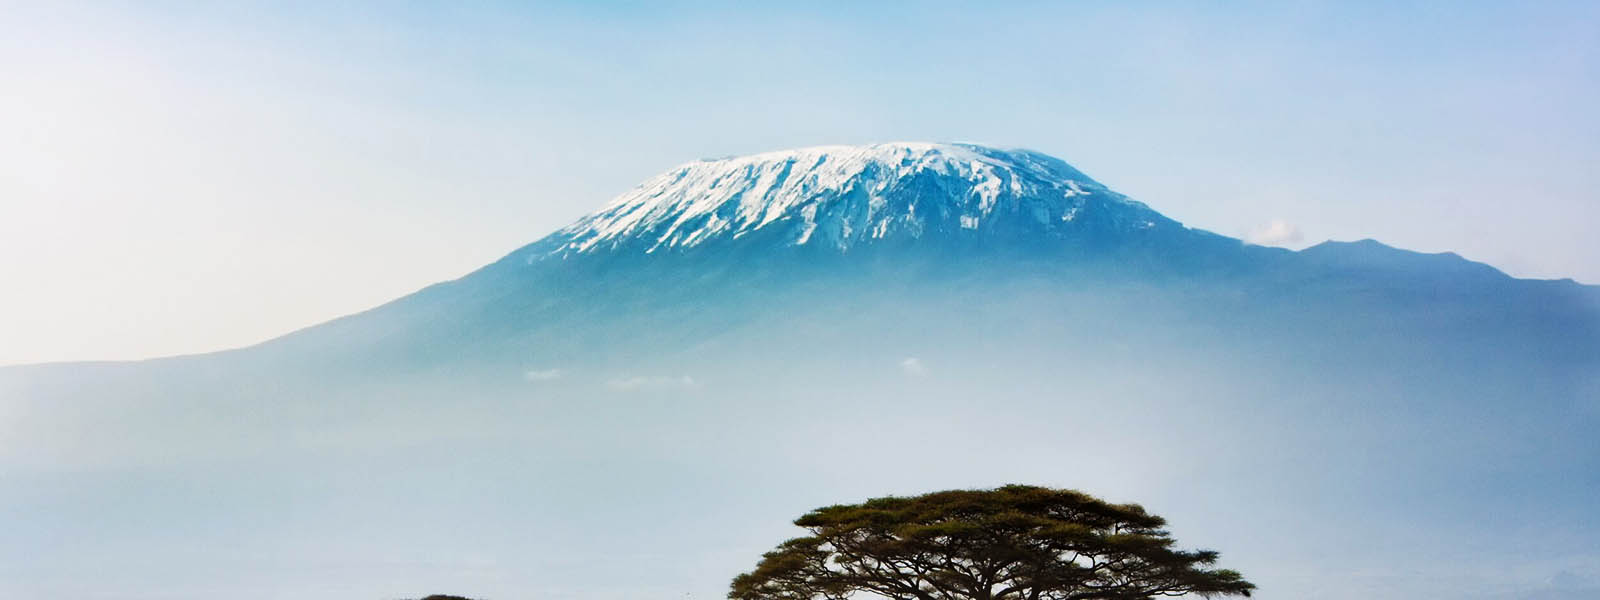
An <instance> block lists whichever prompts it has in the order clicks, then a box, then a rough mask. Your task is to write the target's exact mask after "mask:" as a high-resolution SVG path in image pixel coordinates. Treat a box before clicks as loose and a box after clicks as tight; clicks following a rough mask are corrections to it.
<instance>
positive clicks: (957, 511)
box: [728, 485, 1255, 600]
mask: <svg viewBox="0 0 1600 600" xmlns="http://www.w3.org/2000/svg"><path fill="white" fill-rule="evenodd" d="M794 523H795V525H799V526H800V527H803V528H805V529H807V530H809V531H810V535H808V536H805V537H799V538H795V539H792V540H789V541H787V542H784V543H782V544H780V545H779V546H778V547H777V549H775V550H773V551H771V552H768V553H766V554H765V555H764V556H763V557H762V559H761V562H760V563H759V564H757V565H756V568H755V570H753V571H751V572H749V573H745V574H742V575H740V576H738V577H736V578H734V580H733V586H732V587H733V589H732V591H730V592H729V593H728V597H729V598H730V599H732V600H847V599H852V598H855V599H857V600H859V599H860V598H864V597H881V598H887V599H889V600H1134V599H1145V598H1154V597H1157V596H1182V595H1185V594H1196V595H1199V596H1207V597H1209V596H1249V595H1250V592H1251V590H1254V589H1255V585H1253V584H1251V583H1250V582H1248V581H1245V580H1244V579H1243V577H1241V576H1240V575H1239V573H1238V572H1235V571H1230V570H1226V569H1211V568H1209V567H1210V566H1211V565H1213V564H1215V563H1216V560H1217V553H1216V552H1214V551H1210V550H1178V549H1175V548H1173V540H1172V538H1171V537H1169V535H1168V533H1167V532H1166V531H1165V530H1163V529H1162V527H1163V526H1164V525H1165V524H1166V520H1165V519H1162V518H1161V517H1158V516H1156V515H1152V514H1149V513H1147V512H1145V510H1144V508H1143V507H1140V506H1139V505H1137V504H1111V503H1108V502H1105V501H1103V500H1100V499H1098V498H1094V497H1092V496H1089V495H1087V494H1084V493H1081V492H1077V491H1073V490H1060V489H1051V488H1042V487H1034V486H1024V485H1008V486H1005V487H1002V488H998V489H993V490H954V491H946V492H934V493H931V494H924V495H921V496H916V497H910V498H899V497H888V498H876V499H872V500H868V501H866V502H864V503H861V504H852V505H838V506H828V507H824V508H819V509H816V510H813V511H811V512H810V513H808V514H806V515H805V516H803V517H800V518H799V519H798V520H796V521H795V522H794Z"/></svg>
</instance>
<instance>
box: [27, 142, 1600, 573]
mask: <svg viewBox="0 0 1600 600" xmlns="http://www.w3.org/2000/svg"><path fill="white" fill-rule="evenodd" d="M615 183H616V184H617V185H618V187H619V188H621V187H622V186H624V185H626V184H627V183H630V182H620V181H619V182H615ZM1596 373H1600V288H1596V287H1593V286H1583V285H1578V284H1576V283H1573V282H1571V281H1530V280H1521V279H1515V278H1511V277H1508V276H1506V275H1505V274H1503V273H1501V272H1499V271H1497V270H1495V269H1494V268H1492V267H1489V266H1487V265H1482V264H1478V263H1473V262H1471V261H1468V260H1466V259H1463V258H1461V257H1459V256H1456V255H1454V254H1449V253H1442V254H1421V253H1415V252H1408V251H1405V250H1400V249H1396V248H1392V247H1389V246H1386V245H1383V244H1379V243H1377V242H1372V241H1362V242H1351V243H1339V242H1330V243H1325V244H1321V245H1318V246H1316V247H1313V248H1308V249H1306V250H1303V251H1298V252H1295V251H1289V250H1285V249H1281V248H1264V247H1259V246H1252V245H1249V244H1245V243H1243V242H1241V241H1239V240H1236V239H1233V238H1228V237H1224V236H1220V235H1216V234H1212V233H1209V232H1205V231H1201V230H1197V229H1191V228H1187V227H1184V226H1183V225H1181V224H1179V223H1177V222H1176V221H1173V220H1171V219H1168V218H1166V217H1163V216H1162V215H1160V214H1159V213H1157V212H1156V211H1154V210H1152V209H1151V208H1149V207H1147V206H1145V205H1144V204H1140V203H1139V202H1135V201H1133V200H1130V199H1128V198H1126V197H1124V196H1122V195H1120V194H1117V193H1116V192H1114V191H1112V190H1109V189H1107V188H1106V187H1105V186H1103V185H1100V184H1099V183H1096V182H1095V181H1094V180H1093V179H1090V178H1089V177H1088V176H1086V175H1084V174H1083V173H1080V172H1078V171H1077V170H1075V169H1073V168H1072V167H1070V166H1068V165H1067V164H1066V163H1063V162H1061V161H1059V160H1056V159H1054V158H1050V157H1048V156H1044V155H1041V154H1038V153H1036V152H1030V151H1025V150H996V149H993V148H987V147H982V146H973V145H964V144H917V143H902V144H880V145H872V146H859V147H821V148H808V149H802V150H791V151H783V152H772V153H766V154H758V155H753V156H747V157H741V158H730V159H723V160H709V161H699V162H694V163H689V164H686V165H683V166H681V167H678V168H675V169H672V170H670V171H667V172H666V173H663V174H661V175H659V176H657V177H654V178H651V179H650V180H649V181H646V182H645V183H643V184H642V185H640V186H638V187H637V188H634V189H632V190H631V191H628V192H626V193H624V194H623V195H622V196H621V197H619V198H617V199H616V200H615V201H614V202H612V203H611V204H609V205H608V206H605V207H604V208H602V209H600V210H599V211H598V212H596V213H594V214H592V215H589V216H587V217H584V218H583V219H581V220H579V221H578V222H576V223H574V224H572V225H571V226H569V227H566V228H563V229H561V230H558V231H556V232H553V233H550V234H549V235H547V236H545V237H543V238H542V239H539V240H538V241H535V242H533V243H532V244H530V245H528V246H525V247H523V248H521V249H518V250H515V251H513V252H511V253H510V254H508V255H507V256H506V257H505V258H503V259H502V260H499V261H497V262H495V263H493V264H491V265H488V266H486V267H484V268H482V269H479V270H478V271H475V272H473V273H471V274H468V275H466V276H464V277H462V278H460V279H457V280H454V281H448V282H443V283H439V284H435V285H433V286H429V287H428V288H425V289H423V290H421V291H418V292H417V293H414V294H411V295H408V296H405V297H403V298H399V299H396V300H394V301H392V302H389V303H387V304H385V305H382V306H379V307H376V308H373V309H371V310H368V311H365V312H362V313H359V314H354V315H350V316H347V317H344V318H340V319H336V320H334V321H331V322H327V323H323V324H320V325H315V326H312V327H308V328H306V329H304V330H301V331H299V332H295V333H293V334H290V335H286V336H284V337H281V338H278V339H276V340H272V341H269V342H266V343H263V344H260V345H258V346H254V347H251V348H245V349H240V350H235V351H228V352H220V353H215V354H210V355H201V356H192V357H175V358H170V359H161V360H152V361H145V362H140V363H106V364H65V365H40V366H33V367H20V368H5V369H0V481H4V482H6V483H7V484H8V485H5V486H0V488H3V490H0V514H4V515H6V516H7V517H8V520H6V521H5V522H4V523H5V525H6V526H7V527H9V529H7V530H6V534H7V535H6V537H9V538H12V539H15V540H18V542H17V543H15V544H13V545H12V548H11V552H9V553H6V552H3V551H0V563H3V564H4V565H5V567H4V569H5V570H4V573H5V575H6V576H10V575H12V574H15V573H22V574H26V575H28V576H31V577H33V578H35V579H36V580H40V581H48V582H59V583H51V584H49V586H48V587H47V588H43V589H45V590H46V591H49V592H51V593H47V594H37V593H19V594H10V596H16V597H30V598H31V597H49V598H78V597H84V596H85V595H92V594H85V593H83V588H80V587H77V586H78V582H79V581H80V580H82V577H81V573H82V572H83V570H84V566H85V564H87V563H85V562H84V560H85V559H84V558H83V557H86V556H87V557H94V560H97V561H99V562H98V563H95V564H94V565H91V566H97V567H98V566H103V565H112V564H114V565H123V566H125V568H126V569H127V570H128V571H127V573H132V575H124V579H119V580H117V581H118V582H124V583H125V585H121V586H119V588H118V589H119V590H127V589H136V590H160V591H161V593H166V592H167V591H168V590H167V586H168V582H169V581H171V580H180V579H182V578H184V577H189V576H191V575H192V572H194V571H195V569H193V564H194V561H195V559H196V557H197V556H198V555H197V554H196V552H197V550H196V548H200V549H202V550H200V551H201V552H204V553H215V551H216V550H217V549H221V550H222V551H223V553H224V554H226V553H227V552H230V551H231V552H236V554H228V555H226V556H225V557H224V558H225V559H226V560H224V561H223V562H221V563H218V565H217V566H214V567H213V570H214V571H215V573H216V577H217V579H216V583H214V584H211V583H208V584H207V585H198V584H197V585H196V586H195V587H193V588H192V589H191V593H188V594H169V595H171V596H172V597H174V598H179V597H182V598H212V597H216V596H218V592H217V590H223V591H231V589H232V588H229V587H228V586H229V585H232V583H233V582H235V581H240V580H247V579H249V578H251V577H265V578H266V579H265V580H264V581H266V583H263V584H262V586H261V588H260V589H262V590H265V591H263V592H262V593H260V594H256V595H253V596H252V595H240V594H234V595H233V596H230V597H242V598H278V597H289V596H293V597H297V598H298V597H307V598H329V599H332V598H348V597H355V596H357V595H360V596H363V597H382V596H383V594H382V593H380V592H378V591H376V590H377V588H373V587H365V588H358V587H352V588H350V589H360V590H367V591H364V592H361V593H355V592H351V591H349V590H346V589H342V588H330V587H328V586H327V585H326V582H325V580H317V578H306V577H302V576H301V575H300V574H302V573H321V572H327V571H328V570H329V569H340V570H341V571H340V572H342V573H343V572H350V573H357V575H352V576H351V579H352V581H355V580H357V579H359V580H361V581H366V582H384V581H401V580H405V578H406V577H416V578H420V579H419V580H426V581H427V582H431V581H435V579H433V578H434V577H435V576H438V575H441V574H447V573H456V574H460V575H461V576H463V577H470V578H471V579H472V580H475V581H496V582H499V583H498V584H496V585H499V586H501V587H497V588H492V589H493V590H494V591H493V593H492V594H491V593H489V592H488V591H487V589H488V588H486V592H485V593H484V594H483V595H485V596H493V597H506V598H510V597H522V596H527V595H529V594H531V593H534V592H537V593H538V594H539V595H542V596H549V597H563V598H594V599H596V600H613V599H622V598H640V597H669V596H673V597H675V596H680V595H683V594H684V593H685V592H691V594H690V595H692V596H694V597H696V598H713V597H717V596H720V595H722V594H723V592H724V591H725V590H726V585H727V581H728V578H729V577H731V576H732V575H733V574H735V573H738V572H740V571H741V570H745V569H748V568H749V565H750V564H751V563H750V561H751V560H752V559H753V558H754V557H757V556H759V555H760V552H762V551H764V550H766V549H769V548H770V547H771V546H770V543H771V540H772V539H773V537H772V536H776V535H780V534H781V530H780V529H772V527H773V526H775V525H782V524H783V523H784V522H786V521H787V520H788V519H791V518H793V516H794V515H795V514H800V513H801V511H803V510H805V509H808V508H811V507H814V506H817V505H820V504H822V503H826V502H832V501H837V500H839V499H849V498H859V497H865V495H866V494H871V495H880V494H884V493H906V492H917V491H924V490H927V489H942V488H948V487H955V486H969V485H993V484H999V483H1004V482H1008V481H1026V482H1038V483H1046V484H1050V485H1058V486H1065V487H1080V488H1083V489H1087V490H1096V491H1097V490H1109V491H1115V490H1125V492H1116V493H1115V494H1113V493H1109V492H1108V493H1105V494H1104V495H1106V496H1115V497H1117V498H1119V499H1120V498H1123V497H1127V498H1128V499H1137V500H1140V501H1141V502H1146V501H1147V502H1149V504H1150V505H1151V506H1153V507H1159V508H1160V509H1161V511H1162V512H1163V513H1166V514H1169V515H1170V516H1172V517H1174V523H1175V525H1174V527H1175V528H1177V527H1182V528H1183V531H1184V532H1185V534H1184V536H1185V537H1186V536H1187V535H1188V532H1191V531H1200V532H1209V533H1207V535H1203V536H1198V537H1201V538H1203V539H1206V540H1212V541H1215V542H1216V543H1217V544H1218V545H1219V546H1221V547H1224V548H1226V549H1227V550H1228V552H1229V558H1228V559H1227V560H1228V561H1229V563H1228V564H1229V566H1230V567H1236V568H1238V569H1240V570H1241V571H1243V572H1245V573H1247V574H1250V577H1251V578H1252V580H1253V581H1256V582H1257V583H1258V584H1259V585H1261V588H1262V594H1261V595H1262V597H1264V598H1269V599H1270V598H1313V597H1319V598H1334V599H1340V598H1362V599H1364V600H1401V599H1411V598H1421V597H1478V596H1482V597H1485V598H1487V597H1490V596H1486V595H1482V594H1480V593H1479V592H1482V591H1483V590H1484V589H1491V588H1490V587H1487V586H1485V584H1486V583H1490V584H1497V583H1498V582H1499V580H1500V579H1502V578H1501V577H1499V575H1498V574H1490V575H1489V576H1487V577H1488V579H1485V578H1484V577H1486V576H1484V575H1483V572H1482V569H1481V568H1477V567H1472V566H1468V567H1462V570H1461V571H1459V572H1444V571H1440V572H1439V573H1441V575H1439V576H1435V575H1433V574H1432V573H1433V571H1429V570H1427V569H1428V568H1429V567H1430V565H1435V566H1436V565H1437V564H1445V563H1457V564H1461V565H1475V564H1476V562H1474V561H1477V562H1481V561H1479V560H1478V559H1480V558H1481V557H1482V556H1484V555H1485V554H1486V553H1488V552H1500V553H1502V554H1505V553H1509V554H1510V555H1512V556H1514V557H1521V558H1518V559H1517V560H1521V561H1524V562H1523V563H1522V564H1520V565H1513V566H1514V567H1515V570H1516V572H1518V573H1524V574H1525V575H1519V577H1522V579H1523V580H1525V581H1524V582H1523V583H1524V584H1527V585H1537V581H1535V580H1536V578H1538V577H1544V575H1543V573H1546V572H1547V571H1543V570H1541V569H1546V568H1550V569H1554V568H1558V567H1561V566H1562V565H1586V564H1592V563H1593V560H1592V559H1593V557H1594V556H1595V546H1594V541H1593V540H1596V539H1600V523H1597V522H1596V521H1595V519H1594V518H1593V514H1594V498H1596V497H1600V479H1596V478H1595V477H1594V473H1597V472H1600V450H1597V447H1596V445H1595V443H1594V433H1593V432H1594V431H1596V430H1600V409H1597V406H1600V403H1597V401H1596V399H1597V398H1600V378H1597V377H1596V375H1595V374H1596ZM151 465H157V466H160V469H152V468H151ZM108 482H109V483H108ZM107 498H116V499H117V501H116V502H114V503H110V504H108V503H107V501H106V499H107ZM1420 507H1425V509H1423V510H1418V509H1419V508H1420ZM1173 509H1184V510H1183V511H1181V512H1176V511H1174V510H1173ZM1175 512H1176V514H1174V513H1175ZM1285 524H1292V526H1286V525H1285ZM174 531H183V532H192V535H184V536H174V535H173V532H174ZM752 532H754V533H752ZM1397 532H1399V533H1400V534H1401V535H1397V534H1396V533H1397ZM1529 532H1535V533H1532V534H1530V533H1529ZM1380 539H1381V540H1383V542H1384V543H1383V544H1378V545H1376V546H1375V545H1374V544H1372V541H1373V540H1380ZM1308 540H1309V542H1308ZM39 547H62V548H72V549H73V552H71V553H62V554H58V555H53V554H51V553H48V552H47V553H40V552H38V548H39ZM418 547H427V548H429V549H430V551H434V552H439V553H442V554H441V555H452V556H462V557H481V560H479V559H478V558H474V559H473V560H471V561H468V562H462V563H459V564H449V565H442V566H439V567H438V568H437V569H433V570H427V569H419V567H418V563H417V561H416V557H417V555H416V554H414V553H412V552H411V551H412V550H413V549H415V548H418ZM619 548H622V549H624V550H625V551H619V550H618V549H619ZM0 550H3V549H0ZM1418 557H1430V559H1437V560H1438V561H1443V562H1440V563H1429V562H1426V561H1422V562H1419V561H1420V559H1419V558H1418ZM1585 561H1588V562H1585ZM1561 568H1564V567H1561ZM1385 569H1388V570H1385ZM419 571H421V574H419ZM1352 573H1358V574H1359V573H1368V574H1369V575H1367V576H1364V577H1365V578H1364V579H1363V578H1362V577H1352V576H1351V574H1352ZM1414 573H1429V575H1427V576H1425V577H1424V576H1413V574H1414ZM619 574H621V575H620V576H619ZM1405 577H1412V579H1411V581H1412V583H1413V584H1406V583H1405V579H1404V578H1405ZM6 580H7V577H0V596H6V594H4V593H3V591H4V587H3V586H4V583H5V581H6ZM1447 580H1448V581H1451V582H1457V583H1452V584H1451V585H1450V586H1447V587H1445V588H1441V587H1440V586H1439V582H1441V581H1447ZM1528 581H1533V583H1528ZM1396 582H1399V583H1396ZM418 585H422V584H418ZM431 585H433V583H426V585H425V586H423V587H427V586H431ZM452 587H454V586H452ZM1341 588H1347V589H1341ZM1527 589H1534V588H1527ZM530 590H532V591H533V592H530ZM1330 590H1333V593H1329V591H1330ZM102 595H104V594H102ZM224 595H225V594H224ZM8 597H9V596H8ZM1493 597H1506V598H1510V597H1513V596H1512V595H1509V594H1505V595H1496V596H1493ZM1515 597H1524V596H1515ZM1525 597H1534V595H1526V596H1525ZM1538 597H1555V596H1549V595H1540V596H1538Z"/></svg>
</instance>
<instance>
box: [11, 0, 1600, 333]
mask: <svg viewBox="0 0 1600 600" xmlns="http://www.w3.org/2000/svg"><path fill="white" fill-rule="evenodd" d="M194 4H197V3H159V2H140V3H113V2H102V3H91V4H82V5H78V6H71V5H69V4H68V3H55V2H33V3H16V4H12V3H7V2H0V131H3V132H4V133H5V135H4V137H3V138H0V256H3V257H4V258H0V364H14V363H28V362H42V361H58V360H87V359H132V358H143V357H153V356H163V355H170V354H178V353H191V352H203V351H209V350H216V349H222V348H228V347H236V346H241V345H247V344H251V343H254V342H258V341H261V340H264V339H268V338H271V337H274V336H276V335H280V334H282V333H285V332H288V331H291V330H293V329H297V328H300V327H304V326H308V325H312V324H315V323H317V322H320V321H323V320H327V319H329V318H333V317H336V316H339V315H343V314H347V313H350V312H354V311H358V310H361V309H364V308H368V307H371V306H373V305H376V304H378V303H381V302H384V301H386V300H389V299H392V298H395V297H398V296H401V295H403V294H406V293H409V292H411V291H414V290H416V289H418V288H420V287H422V286H424V285H427V284H429V283H432V282H436V281H440V280H445V279H451V278H455V277H459V276H461V275H463V274H465V273H467V272H469V271H471V270H472V269H474V268H476V267H478V266H481V265H483V264H485V263H488V262H490V261H492V260H495V259H496V258H499V257H500V256H502V255H504V254H505V253H507V252H509V251H511V250H513V249H515V248H516V247H518V246H520V245H522V244H525V243H527V242H530V241H533V240H535V239H537V238H539V237H541V236H543V235H544V234H546V233H548V232H550V231H551V230H553V229H555V228H557V227H559V226H561V225H564V224H566V223H567V222H569V221H571V220H572V219H574V218H576V217H577V216H579V215H581V214H582V213H584V212H587V211H588V210H591V209H593V208H596V207H598V206H599V205H601V204H603V203H604V202H605V201H607V200H608V199H609V198H611V197H612V196H615V195H617V194H620V193H622V192H623V191H625V190H627V189H628V188H630V187H632V186H633V185H634V184H635V183H637V182H638V181H640V180H642V179H644V178H645V177H647V176H649V175H652V174H654V173H656V172H658V171H662V170H665V169H667V168H669V167H671V166H673V165H675V164H678V163H681V162H686V161H689V160H693V159H697V158H702V157H709V156H725V155H731V154H744V153H750V152H757V151H765V150H774V149H781V148H788V147H797V146H811V145H819V144H838V143H868V142H879V141H897V140H921V141H975V142H981V143H988V144H993V145H997V146H1006V147H1026V148H1032V149H1036V150H1040V151H1043V152H1046V153H1049V154H1052V155H1055V156H1058V157H1060V158H1062V159H1064V160H1066V161H1068V162H1070V163H1072V164H1073V165H1075V166H1077V167H1078V168H1080V169H1081V170H1083V171H1084V172H1085V173H1088V174H1089V175H1090V176H1092V177H1095V178H1096V179H1098V180H1100V181H1101V182H1103V183H1105V184H1107V185H1109V186H1111V187H1112V188H1114V189H1117V190H1118V191H1121V192H1123V193H1126V194H1129V195H1131V196H1133V197H1135V198H1137V199H1139V200H1142V201H1144V202H1146V203H1147V204H1149V205H1151V206H1152V207H1154V208H1155V209H1157V210H1159V211H1162V212H1163V213H1165V214H1167V215H1168V216H1171V217H1173V218H1176V219H1178V220H1180V221H1183V222H1185V223H1187V224H1189V225H1191V226H1195V227H1201V228H1205V229H1210V230H1213V231H1216V232H1219V233H1223V234H1227V235H1233V236H1241V237H1242V236H1252V235H1253V236H1257V237H1258V238H1259V239H1267V240H1285V241H1288V242H1289V243H1290V244H1291V245H1294V246H1296V247H1299V246H1304V245H1308V244H1312V243H1316V242H1318V241H1321V240H1324V239H1330V238H1331V239H1359V238H1365V237H1372V238H1376V239H1379V240H1381V241H1384V242H1387V243H1390V244H1392V245H1396V246H1401V247H1405V248H1411V249H1416V250H1423V251H1444V250H1453V251H1456V252H1458V253H1460V254H1462V255H1464V256H1466V257H1468V258H1471V259H1474V260H1480V261H1484V262H1487V263H1489V264H1492V265H1494V266H1496V267H1499V268H1501V269H1503V270H1505V271H1507V272H1510V273H1512V274H1514V275H1518V276H1524V277H1541V278H1560V277H1573V278H1576V279H1578V280H1580V281H1584V282H1587V283H1600V242H1595V241H1594V234H1593V230H1594V229H1595V227H1596V225H1597V224H1600V208H1597V207H1596V200H1597V197H1596V192H1595V190H1596V189H1597V187H1600V186H1597V184H1600V111H1596V110H1595V108H1594V107H1596V106H1600V4H1596V3H1593V2H1572V3H1562V2H1539V3H1513V2H1503V3H1480V2H1438V3H1433V4H1428V3H1415V5H1413V6H1409V7H1395V6H1390V5H1389V3H1387V2H1372V3H1357V2H1343V1H1338V2H1332V1H1330V2H1262V3H1211V2H1188V3H1159V4H1158V3H1151V4H1134V3H1083V4H1077V3H1074V4H1067V3H1015V4H1001V3H929V4H909V3H904V4H902V3H872V4H870V5H861V4H865V3H851V2H839V3H816V4H809V5H808V6H805V7H801V6H793V5H787V4H785V5H779V4H776V3H738V4H736V3H727V4H709V3H696V4H674V5H661V4H651V5H644V4H635V3H614V4H592V3H571V4H550V5H523V4H520V3H519V4H506V5H496V4H489V3H474V4H472V5H471V6H454V5H449V4H446V3H439V4H434V5H422V4H411V3H408V4H400V3H372V4H346V5H341V6H340V7H330V6H325V4H331V3H322V2H306V3H273V4H258V5H250V4H237V5H233V6H229V7H213V6H195V5H194ZM1294 240H1299V241H1294Z"/></svg>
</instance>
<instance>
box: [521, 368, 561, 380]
mask: <svg viewBox="0 0 1600 600" xmlns="http://www.w3.org/2000/svg"><path fill="white" fill-rule="evenodd" d="M562 375H563V373H562V372H561V369H529V370H527V371H523V372H522V378H523V379H526V380H528V381H550V380H552V379H560V378H561V376H562Z"/></svg>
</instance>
